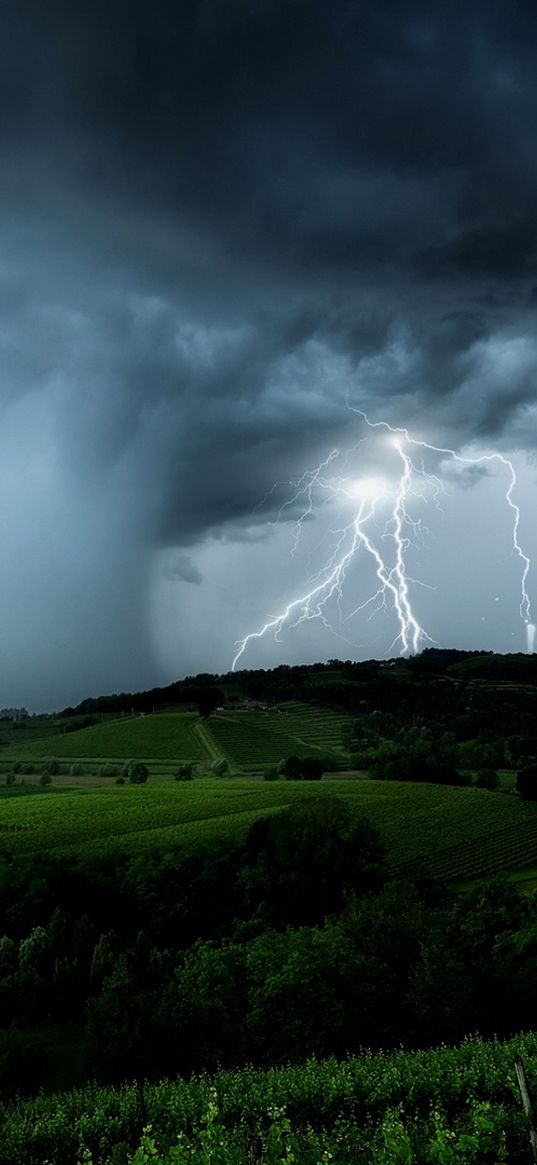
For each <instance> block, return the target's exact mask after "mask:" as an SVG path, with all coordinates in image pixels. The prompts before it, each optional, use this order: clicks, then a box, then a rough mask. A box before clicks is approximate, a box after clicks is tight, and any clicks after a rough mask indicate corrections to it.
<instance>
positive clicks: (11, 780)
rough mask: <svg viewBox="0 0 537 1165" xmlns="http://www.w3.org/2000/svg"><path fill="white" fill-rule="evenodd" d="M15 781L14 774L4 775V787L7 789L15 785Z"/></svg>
mask: <svg viewBox="0 0 537 1165" xmlns="http://www.w3.org/2000/svg"><path fill="white" fill-rule="evenodd" d="M16 781H17V777H16V774H15V772H11V773H6V785H8V787H12V786H13V785H14V784H16Z"/></svg>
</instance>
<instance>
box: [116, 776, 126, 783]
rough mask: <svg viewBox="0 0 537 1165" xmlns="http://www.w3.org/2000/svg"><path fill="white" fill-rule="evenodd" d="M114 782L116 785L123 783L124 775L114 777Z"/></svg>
mask: <svg viewBox="0 0 537 1165" xmlns="http://www.w3.org/2000/svg"><path fill="white" fill-rule="evenodd" d="M115 783H116V785H124V784H125V777H116V782H115Z"/></svg>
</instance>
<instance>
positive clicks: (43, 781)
mask: <svg viewBox="0 0 537 1165" xmlns="http://www.w3.org/2000/svg"><path fill="white" fill-rule="evenodd" d="M39 784H40V786H41V788H42V789H47V788H48V786H49V785H51V784H52V777H51V775H50V773H41V776H40V778H39Z"/></svg>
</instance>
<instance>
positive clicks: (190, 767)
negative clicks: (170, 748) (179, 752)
mask: <svg viewBox="0 0 537 1165" xmlns="http://www.w3.org/2000/svg"><path fill="white" fill-rule="evenodd" d="M195 767H196V766H195V765H194V764H192V763H188V764H184V765H179V768H178V769H177V772H176V773H174V780H176V781H193V780H194V769H195Z"/></svg>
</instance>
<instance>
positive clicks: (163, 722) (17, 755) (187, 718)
mask: <svg viewBox="0 0 537 1165" xmlns="http://www.w3.org/2000/svg"><path fill="white" fill-rule="evenodd" d="M197 720H198V717H197V715H196V714H195V713H192V712H190V713H189V712H178V713H171V714H165V713H163V714H162V715H157V716H137V717H133V718H128V719H121V720H110V721H107V722H106V721H105V722H104V723H102V724H96V725H95V726H94V727H93V728H81V729H80V730H79V731H78V732H69V733H66V734H65V735H64V736H55V737H54V739H52V740H51V739H39V740H35V741H32V742H31V743H29V744H26V745H23V744H21V745H20V746H18V745H17V747H15V746H14V745H11V746H10V747H9V748H6V749H3V750H2V752H1V754H0V757H1V759H2V761H3V762H5V761H6V760H8V759H13V760H15V759H16V760H22V761H24V760H34V759H40V758H43V757H49V756H54V757H56V758H57V759H58V760H69V761H77V760H84V759H90V760H91V759H95V760H102V759H105V760H106V759H110V760H115V759H117V760H128V759H129V758H131V757H135V758H136V760H146V759H147V760H149V759H151V760H159V759H160V760H173V761H189V760H192V761H194V760H206V759H207V752H206V750H205V748H204V746H203V743H202V741H201V740H200V738H199V737H198V736H197V735H196V733H195V732H194V731H193V729H194V725H195V724H196V722H197Z"/></svg>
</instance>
